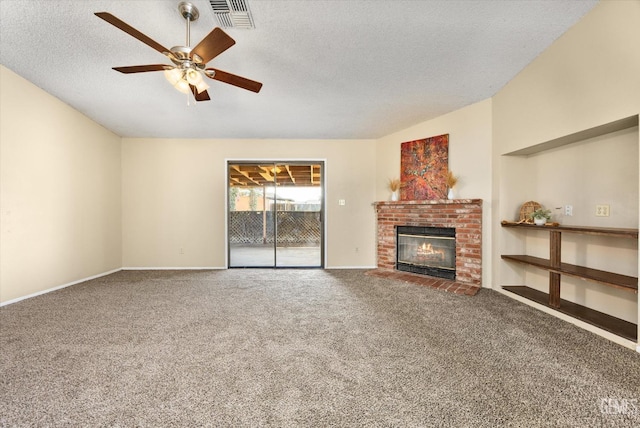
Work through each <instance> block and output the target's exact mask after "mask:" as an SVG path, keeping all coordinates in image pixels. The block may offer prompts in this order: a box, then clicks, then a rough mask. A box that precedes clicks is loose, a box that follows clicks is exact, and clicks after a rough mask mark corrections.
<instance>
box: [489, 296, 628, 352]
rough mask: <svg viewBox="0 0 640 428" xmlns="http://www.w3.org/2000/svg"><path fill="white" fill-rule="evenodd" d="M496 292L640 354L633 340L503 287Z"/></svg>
mask: <svg viewBox="0 0 640 428" xmlns="http://www.w3.org/2000/svg"><path fill="white" fill-rule="evenodd" d="M494 291H497V292H498V293H500V294H502V295H504V296H507V297H509V298H510V299H514V300H517V301H518V302H520V303H524V304H525V305H528V306H532V307H534V308H536V309H538V310H539V311H541V312H544V313H546V314H549V315H551V316H554V317H556V318H560V319H561V320H563V321H566V322H568V323H569V324H573V325H575V326H577V327H580V328H582V329H583V330H587V331H589V332H591V333H593V334H596V335H598V336H600V337H603V338H605V339H607V340H610V341H611V342H614V343H617V344H618V345H620V346H624V347H625V348H629V349H634V348H635V350H636V351H638V352H640V345H639V344H637V343H636V342H633V341H631V340H628V339H625V338H623V337H620V336H618V335H616V334H613V333H610V332H608V331H606V330H603V329H601V328H599V327H596V326H594V325H593V324H589V323H587V322H584V321H581V320H579V319H577V318H574V317H572V316H569V315H565V314H563V313H561V312H558V311H556V310H554V309H551V308H548V307H546V306H544V305H540V304H538V303H536V302H534V301H531V300H529V299H526V298H524V297H521V296H518V295H517V294H513V293H510V292H508V291H505V290H503V289H502V288H501V287H497V288H495V289H494Z"/></svg>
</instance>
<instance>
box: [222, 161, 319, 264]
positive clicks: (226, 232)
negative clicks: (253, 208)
mask: <svg viewBox="0 0 640 428" xmlns="http://www.w3.org/2000/svg"><path fill="white" fill-rule="evenodd" d="M314 162H315V163H322V177H321V181H322V191H321V192H320V203H321V209H320V218H321V219H322V237H321V239H320V266H318V267H315V266H314V267H313V268H312V269H325V268H326V264H327V240H328V235H327V231H328V228H327V224H328V215H327V159H326V158H236V157H233V158H225V159H224V178H225V182H224V265H225V269H230V267H229V261H230V260H229V251H230V248H229V164H230V163H314ZM276 263H277V260H276ZM256 269H260V268H256ZM267 269H305V267H295V266H286V267H284V266H283V267H277V266H272V267H268V268H267Z"/></svg>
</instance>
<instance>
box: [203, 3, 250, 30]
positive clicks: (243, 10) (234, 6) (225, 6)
mask: <svg viewBox="0 0 640 428" xmlns="http://www.w3.org/2000/svg"><path fill="white" fill-rule="evenodd" d="M209 3H210V4H211V9H213V14H214V15H215V16H216V18H217V19H218V25H220V27H222V28H254V25H253V18H252V17H251V11H249V5H248V4H247V2H246V0H209Z"/></svg>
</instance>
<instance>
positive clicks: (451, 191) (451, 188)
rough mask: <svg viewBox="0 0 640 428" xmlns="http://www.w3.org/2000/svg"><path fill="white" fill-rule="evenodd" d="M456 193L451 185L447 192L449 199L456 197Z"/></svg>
mask: <svg viewBox="0 0 640 428" xmlns="http://www.w3.org/2000/svg"><path fill="white" fill-rule="evenodd" d="M455 198H456V197H455V195H454V194H453V187H449V192H448V193H447V199H455Z"/></svg>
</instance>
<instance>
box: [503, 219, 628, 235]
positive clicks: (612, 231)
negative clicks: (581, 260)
mask: <svg viewBox="0 0 640 428" xmlns="http://www.w3.org/2000/svg"><path fill="white" fill-rule="evenodd" d="M502 227H514V228H521V229H535V230H542V231H557V232H568V233H579V234H582V235H601V236H611V237H614V238H631V239H638V229H626V228H620V227H592V226H565V225H559V226H536V225H535V224H530V223H510V222H502Z"/></svg>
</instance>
